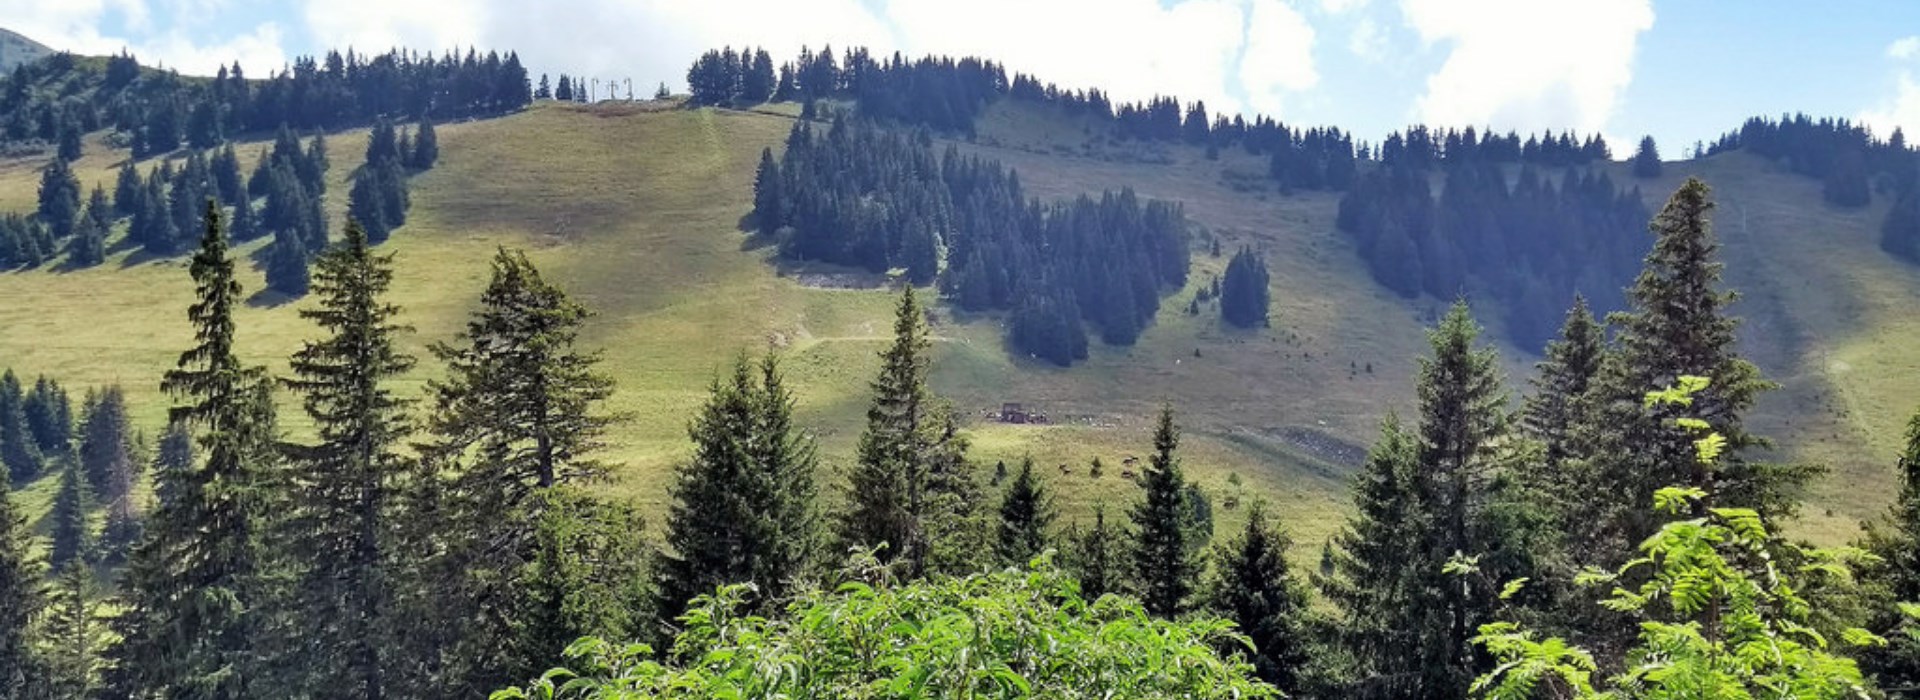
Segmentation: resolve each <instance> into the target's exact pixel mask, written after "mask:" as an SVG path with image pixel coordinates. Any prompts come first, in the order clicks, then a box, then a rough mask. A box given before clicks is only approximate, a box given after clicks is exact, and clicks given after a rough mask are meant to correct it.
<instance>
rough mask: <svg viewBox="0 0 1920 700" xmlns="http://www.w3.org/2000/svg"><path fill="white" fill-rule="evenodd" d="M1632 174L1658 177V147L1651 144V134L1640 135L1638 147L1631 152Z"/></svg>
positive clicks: (1642, 176)
mask: <svg viewBox="0 0 1920 700" xmlns="http://www.w3.org/2000/svg"><path fill="white" fill-rule="evenodd" d="M1633 176H1634V177H1640V178H1650V177H1660V149H1659V148H1658V147H1656V146H1654V145H1653V137H1652V136H1642V137H1640V147H1639V148H1638V149H1636V150H1635V151H1634V152H1633Z"/></svg>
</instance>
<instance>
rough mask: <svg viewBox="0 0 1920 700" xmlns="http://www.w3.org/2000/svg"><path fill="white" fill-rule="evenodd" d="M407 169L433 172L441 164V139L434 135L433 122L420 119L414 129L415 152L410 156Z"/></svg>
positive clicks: (424, 118) (423, 118)
mask: <svg viewBox="0 0 1920 700" xmlns="http://www.w3.org/2000/svg"><path fill="white" fill-rule="evenodd" d="M408 156H409V158H408V160H409V162H408V163H407V167H409V168H413V169H414V170H432V169H433V166H435V165H438V164H439V163H440V137H438V136H436V135H434V133H433V120H432V119H428V118H426V117H421V118H420V123H419V125H418V126H417V127H415V128H414V136H413V152H412V153H410V154H408Z"/></svg>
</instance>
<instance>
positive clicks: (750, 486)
mask: <svg viewBox="0 0 1920 700" xmlns="http://www.w3.org/2000/svg"><path fill="white" fill-rule="evenodd" d="M792 416H793V397H792V395H791V394H790V393H789V392H788V391H787V389H786V387H785V386H784V384H783V383H782V382H781V379H780V374H779V370H778V365H777V363H776V361H775V360H774V358H773V357H772V356H768V357H767V358H766V359H765V360H763V361H762V362H761V366H760V367H759V368H758V369H756V368H755V367H753V365H752V364H751V363H749V362H748V360H747V358H746V357H745V356H744V355H743V356H741V357H740V358H739V359H738V360H736V361H735V362H734V366H733V371H732V372H731V374H730V375H729V376H728V377H726V378H725V379H716V380H715V381H714V382H713V385H712V387H711V388H710V389H709V396H708V398H707V404H706V405H705V406H704V407H703V408H702V409H701V411H700V413H699V415H697V416H695V417H694V419H693V424H692V426H690V427H689V428H688V432H689V433H690V434H691V436H692V438H693V458H692V459H691V460H690V461H688V462H687V463H686V464H685V465H682V466H681V467H680V469H679V470H678V471H677V473H676V474H675V479H674V485H673V489H672V495H673V503H672V505H671V506H669V510H668V514H667V534H666V538H667V545H668V547H669V548H670V550H671V551H670V552H668V553H665V554H663V557H662V560H661V561H660V566H659V580H660V584H659V589H658V590H659V596H660V598H659V603H658V605H657V606H656V610H657V611H658V612H659V614H660V615H661V616H663V617H665V618H668V619H672V618H675V617H678V615H679V614H680V613H681V612H682V611H683V610H684V608H685V606H686V604H687V601H688V600H690V599H692V598H693V597H694V596H696V595H703V594H708V593H712V592H713V590H714V589H715V588H716V587H718V586H720V585H722V584H728V583H752V584H754V586H755V589H756V591H757V593H758V595H756V596H755V599H754V601H753V602H754V604H755V606H756V607H757V608H760V609H765V608H767V607H768V605H769V603H778V602H779V601H782V600H785V599H786V597H787V596H788V594H789V593H790V592H791V591H792V590H793V587H794V584H795V583H796V581H797V580H798V579H800V578H801V577H803V576H805V575H806V573H807V569H808V567H809V566H810V565H811V564H812V563H813V561H812V560H813V558H814V557H815V555H817V553H818V552H817V551H816V550H817V547H816V546H815V544H816V543H817V542H818V541H819V533H818V532H816V531H815V530H816V523H815V522H814V516H813V513H814V504H813V497H814V486H813V475H812V472H813V470H814V468H815V462H814V456H813V444H812V441H811V440H809V439H807V438H806V437H804V436H801V435H798V434H796V432H795V429H794V426H793V421H792Z"/></svg>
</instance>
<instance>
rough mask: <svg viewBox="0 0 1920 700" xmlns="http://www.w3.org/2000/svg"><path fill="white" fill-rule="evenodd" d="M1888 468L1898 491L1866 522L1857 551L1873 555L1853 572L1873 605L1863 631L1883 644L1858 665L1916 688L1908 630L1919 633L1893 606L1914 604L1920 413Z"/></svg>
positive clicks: (1916, 656)
mask: <svg viewBox="0 0 1920 700" xmlns="http://www.w3.org/2000/svg"><path fill="white" fill-rule="evenodd" d="M1894 469H1895V472H1896V474H1897V475H1898V476H1899V478H1900V493H1899V495H1898V496H1896V497H1895V498H1894V502H1893V505H1892V506H1891V507H1890V508H1888V510H1887V514H1886V515H1885V516H1884V517H1882V518H1880V519H1878V520H1874V521H1868V522H1867V523H1866V528H1865V529H1866V532H1865V533H1864V536H1863V537H1862V541H1861V542H1860V547H1861V549H1864V550H1866V551H1868V552H1870V553H1872V554H1874V555H1876V556H1878V557H1879V560H1878V561H1874V562H1869V563H1867V564H1866V565H1865V566H1864V567H1862V568H1861V571H1860V572H1859V573H1860V576H1861V578H1862V580H1863V581H1865V583H1866V584H1867V587H1866V588H1867V591H1868V593H1869V596H1868V597H1867V600H1869V601H1871V602H1872V603H1874V604H1875V605H1874V606H1873V607H1872V608H1870V610H1871V611H1872V612H1871V614H1870V615H1869V623H1870V624H1869V628H1870V629H1871V630H1872V631H1874V632H1875V633H1878V634H1880V635H1882V636H1884V637H1886V638H1887V640H1888V644H1887V645H1886V646H1884V647H1882V648H1879V649H1871V650H1868V652H1867V653H1866V654H1865V655H1864V658H1863V659H1862V662H1863V664H1862V665H1863V666H1864V667H1865V669H1866V670H1867V671H1868V672H1870V673H1871V674H1872V675H1873V676H1874V678H1875V680H1876V681H1878V684H1879V685H1880V686H1881V687H1882V688H1912V687H1915V686H1916V685H1920V637H1915V636H1913V635H1912V634H1911V632H1910V631H1909V630H1917V629H1920V628H1916V625H1920V621H1915V620H1913V619H1911V618H1908V617H1907V616H1906V615H1904V614H1901V613H1900V611H1899V608H1898V607H1897V606H1898V605H1899V604H1900V603H1907V602H1912V601H1915V600H1920V411H1916V412H1914V415H1913V417H1912V418H1910V419H1908V421H1907V431H1906V444H1905V446H1904V448H1903V449H1902V450H1901V452H1900V455H1899V457H1898V459H1897V460H1896V461H1895V463H1894Z"/></svg>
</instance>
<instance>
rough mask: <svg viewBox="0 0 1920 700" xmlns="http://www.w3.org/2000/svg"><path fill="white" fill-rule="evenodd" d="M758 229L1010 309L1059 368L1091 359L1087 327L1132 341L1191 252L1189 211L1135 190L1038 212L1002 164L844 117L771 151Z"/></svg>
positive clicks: (959, 299) (804, 129) (1017, 341)
mask: <svg viewBox="0 0 1920 700" xmlns="http://www.w3.org/2000/svg"><path fill="white" fill-rule="evenodd" d="M753 221H754V226H755V228H756V229H757V231H758V232H759V233H760V234H761V235H765V236H769V237H771V238H773V239H774V240H776V241H777V242H778V244H779V246H780V251H781V254H782V255H784V256H786V257H789V258H793V259H798V260H823V261H827V262H833V263H839V264H844V265H853V266H858V267H862V268H865V269H867V270H870V271H873V272H883V271H886V270H889V269H894V268H899V269H901V270H903V271H904V273H905V276H906V279H907V280H908V281H910V282H913V283H915V284H927V283H937V284H938V285H939V287H940V289H941V291H942V292H943V293H945V294H946V295H948V296H949V297H951V298H953V299H954V300H955V302H956V303H957V304H958V305H959V306H960V307H961V308H963V309H966V310H968V311H986V310H1004V311H1010V312H1012V316H1011V318H1010V320H1009V327H1010V330H1011V333H1010V340H1011V341H1012V343H1013V344H1014V347H1015V348H1017V349H1019V350H1021V351H1023V352H1027V353H1031V354H1033V355H1035V356H1037V357H1040V358H1042V359H1045V360H1048V361H1051V362H1054V363H1056V364H1060V365H1068V364H1071V363H1072V362H1073V361H1075V360H1079V359H1084V358H1085V357H1086V348H1087V338H1086V330H1085V323H1086V322H1091V323H1093V324H1094V325H1096V326H1098V327H1099V329H1100V336H1101V339H1102V340H1103V341H1104V342H1106V343H1108V344H1111V345H1131V344H1132V343H1133V342H1134V341H1135V340H1136V339H1137V338H1138V337H1139V335H1140V333H1141V332H1142V330H1143V329H1144V328H1145V327H1146V326H1147V325H1148V324H1149V323H1150V322H1151V321H1152V319H1153V316H1154V314H1155V313H1156V312H1157V311H1158V309H1159V307H1160V298H1161V294H1162V290H1163V288H1165V287H1168V286H1171V287H1179V286H1181V285H1183V284H1185V282H1186V275H1187V268H1188V260H1189V255H1190V253H1189V251H1188V242H1187V224H1186V220H1185V215H1184V214H1183V213H1182V211H1181V208H1180V207H1179V205H1176V204H1170V203H1167V202H1161V201H1147V202H1144V203H1142V202H1141V201H1140V200H1139V199H1138V198H1137V197H1136V196H1135V195H1134V194H1133V192H1132V191H1130V190H1123V191H1120V192H1106V193H1103V194H1102V195H1101V196H1100V198H1098V199H1095V198H1092V197H1088V196H1082V197H1080V198H1077V199H1075V200H1073V201H1071V202H1062V203H1055V204H1042V203H1041V202H1039V201H1038V200H1034V199H1028V198H1027V197H1026V196H1025V194H1024V192H1023V191H1022V189H1021V187H1020V181H1019V176H1018V174H1017V173H1015V172H1013V171H1012V170H1009V169H1007V168H1005V167H1003V166H1001V165H1000V164H999V163H997V162H992V161H983V160H981V159H978V158H967V157H962V156H961V155H960V154H959V151H958V149H957V148H953V147H949V148H948V149H947V151H946V152H945V153H944V154H943V155H941V156H938V157H936V156H935V155H934V152H933V149H932V147H931V139H930V138H928V137H927V136H926V135H925V134H924V133H921V134H919V135H914V136H908V135H903V134H899V133H895V132H889V131H886V130H883V129H880V128H877V127H875V126H873V125H871V124H870V123H867V122H864V121H858V120H847V119H844V118H837V119H835V121H834V122H833V124H832V125H831V126H830V127H828V128H827V129H825V133H817V132H816V131H815V127H814V125H813V124H812V123H810V122H806V121H802V122H799V123H797V124H795V126H794V129H793V131H792V133H791V134H790V135H789V136H788V138H787V145H786V150H785V152H784V153H783V154H782V156H781V157H780V158H779V159H777V160H776V159H775V158H774V156H773V153H772V150H771V149H769V150H767V151H764V152H763V153H762V154H761V161H760V166H759V170H758V172H757V174H756V176H755V179H754V210H753Z"/></svg>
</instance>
